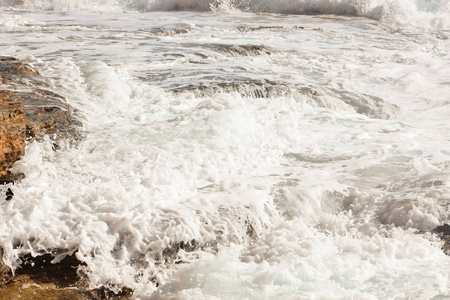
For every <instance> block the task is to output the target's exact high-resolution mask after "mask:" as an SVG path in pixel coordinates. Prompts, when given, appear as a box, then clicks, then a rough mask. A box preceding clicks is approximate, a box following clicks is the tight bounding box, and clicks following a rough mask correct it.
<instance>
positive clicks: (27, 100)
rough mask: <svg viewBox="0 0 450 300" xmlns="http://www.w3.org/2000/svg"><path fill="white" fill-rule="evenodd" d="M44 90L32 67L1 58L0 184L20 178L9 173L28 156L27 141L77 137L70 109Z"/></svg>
mask: <svg viewBox="0 0 450 300" xmlns="http://www.w3.org/2000/svg"><path fill="white" fill-rule="evenodd" d="M2 88H3V89H2ZM5 88H6V89H5ZM45 88H48V85H47V83H46V81H45V79H44V78H43V77H42V76H41V75H40V74H39V72H38V71H36V70H34V69H33V68H32V67H31V66H29V65H27V64H24V63H22V62H20V61H19V60H18V59H16V58H14V57H5V56H0V183H4V182H9V181H14V180H15V179H16V178H18V177H17V176H15V175H14V174H11V173H9V172H8V170H9V169H10V168H11V166H12V165H13V164H14V162H15V161H17V160H18V159H20V157H22V156H23V155H24V154H25V141H26V140H27V139H29V138H33V137H36V136H39V135H41V134H48V135H51V137H52V138H53V139H59V138H77V136H78V134H77V128H78V126H79V125H80V123H78V122H76V121H75V120H74V119H73V118H72V114H71V107H70V106H69V105H68V104H67V103H66V101H65V99H64V97H62V96H60V95H58V94H55V93H53V92H51V91H48V90H46V89H45Z"/></svg>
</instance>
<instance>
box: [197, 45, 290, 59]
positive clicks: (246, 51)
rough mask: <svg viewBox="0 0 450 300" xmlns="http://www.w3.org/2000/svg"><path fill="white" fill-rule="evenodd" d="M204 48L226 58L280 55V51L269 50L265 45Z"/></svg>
mask: <svg viewBox="0 0 450 300" xmlns="http://www.w3.org/2000/svg"><path fill="white" fill-rule="evenodd" d="M205 47H207V48H210V49H213V50H215V51H217V52H219V53H222V54H224V55H228V56H233V57H237V56H258V55H263V54H267V55H270V54H276V53H281V51H279V50H276V49H274V48H271V47H269V46H265V45H251V44H249V45H221V44H215V45H205Z"/></svg>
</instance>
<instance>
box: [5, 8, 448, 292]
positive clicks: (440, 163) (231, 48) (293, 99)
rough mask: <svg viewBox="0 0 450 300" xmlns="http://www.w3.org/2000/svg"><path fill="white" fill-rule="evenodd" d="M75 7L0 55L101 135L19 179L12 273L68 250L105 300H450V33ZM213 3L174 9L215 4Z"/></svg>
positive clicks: (8, 257)
mask: <svg viewBox="0 0 450 300" xmlns="http://www.w3.org/2000/svg"><path fill="white" fill-rule="evenodd" d="M61 3H62V4H61V6H60V7H61V8H59V9H61V10H65V11H64V12H57V11H43V12H36V11H23V12H20V11H14V10H13V11H3V13H2V16H1V18H2V23H1V24H2V25H1V31H2V35H5V36H7V37H8V39H7V40H5V41H4V42H3V44H2V46H1V48H0V49H1V52H2V53H3V54H7V55H17V56H21V57H22V58H23V59H24V61H27V62H29V63H31V64H32V65H33V66H34V67H36V68H38V69H39V70H40V72H41V73H42V75H43V76H45V77H46V78H47V79H48V83H49V84H50V86H51V87H52V89H53V90H54V91H55V92H57V93H59V94H61V95H63V96H65V97H66V98H67V101H68V102H69V103H70V104H71V105H72V106H73V108H74V112H75V115H76V116H77V118H79V119H80V120H81V121H82V123H83V127H82V129H81V131H82V133H83V136H84V138H83V139H82V140H80V141H79V143H78V144H72V145H71V144H69V143H67V144H65V143H64V142H62V143H61V145H60V147H61V150H59V151H57V152H55V151H54V150H53V144H52V142H51V141H50V140H43V141H39V142H38V141H32V142H29V144H28V145H27V152H26V155H25V156H24V157H23V158H22V159H21V160H20V161H19V162H17V163H16V165H15V166H14V170H15V171H17V172H23V173H24V174H25V175H26V177H25V178H24V179H23V180H22V181H20V182H19V183H17V184H16V185H15V186H14V187H12V188H13V191H14V198H13V200H12V201H6V200H4V199H1V200H0V201H1V202H0V203H1V205H0V207H1V213H0V215H1V220H2V221H1V222H0V227H1V229H0V232H1V234H0V238H1V239H0V245H1V246H2V248H3V249H4V250H5V255H4V260H5V262H6V263H7V264H8V265H9V266H11V267H12V268H17V267H18V266H19V265H20V263H21V261H20V258H21V257H23V255H25V254H29V253H32V254H33V255H38V254H42V253H44V252H46V251H49V250H51V249H61V250H62V251H63V252H59V254H60V255H59V256H57V257H55V259H56V260H60V259H62V257H63V256H64V255H65V254H72V253H75V255H76V257H77V258H78V259H79V260H80V261H82V262H84V263H85V266H84V267H82V268H80V270H79V273H80V275H82V276H84V277H85V278H87V279H88V282H89V284H90V286H91V287H92V288H95V287H99V286H107V287H109V288H111V289H112V290H114V291H118V290H120V289H121V288H122V287H128V288H131V289H133V290H134V296H133V297H135V298H138V299H161V298H162V299H193V298H195V299H245V298H249V299H257V298H261V299H274V298H279V299H310V298H326V299H341V298H344V299H347V298H352V297H353V298H357V299H386V298H387V299H389V298H433V297H436V298H439V297H441V298H445V297H448V296H449V286H448V280H449V278H448V267H449V264H450V259H449V257H448V256H446V255H445V254H444V253H443V252H442V250H441V249H440V248H441V246H442V243H441V241H440V239H439V237H438V236H436V235H435V234H433V233H432V230H433V229H434V228H436V227H437V226H439V225H442V224H443V223H446V222H448V219H449V206H448V200H449V199H448V194H449V177H448V175H449V168H450V164H449V163H448V157H449V155H450V154H449V152H448V150H447V149H448V147H449V146H450V145H449V141H448V138H447V137H448V134H449V131H450V128H449V126H448V124H447V123H448V122H447V116H448V113H449V106H448V103H447V102H448V97H449V93H448V82H449V81H450V74H449V71H448V67H447V66H448V65H449V56H448V49H449V40H448V39H446V33H445V31H444V32H440V33H436V32H431V33H429V32H420V31H414V32H411V31H409V30H407V29H406V28H408V27H409V26H410V25H411V26H412V27H415V28H416V29H417V28H420V26H416V25H417V24H419V23H418V22H417V19H416V20H413V19H411V21H408V22H409V23H408V22H405V27H402V26H400V27H399V25H398V24H400V23H396V25H395V26H394V23H389V25H388V26H387V25H386V23H382V22H379V21H377V20H374V19H371V18H361V17H356V16H330V15H291V13H310V12H312V11H310V12H308V11H306V10H305V11H301V9H303V8H302V7H303V6H302V5H304V9H306V7H307V4H308V5H309V4H310V5H313V6H314V5H315V6H314V7H315V10H316V11H317V9H320V7H323V9H324V11H323V13H326V14H329V13H338V10H339V9H342V7H348V8H349V9H350V8H351V7H353V8H354V9H356V12H357V13H356V15H358V14H360V13H359V12H358V10H360V11H361V12H363V11H365V12H368V11H370V10H371V9H373V10H374V9H375V8H376V6H375V3H369V2H364V3H365V4H367V5H366V6H363V5H360V6H359V7H358V6H357V5H355V2H353V3H350V2H344V1H342V2H337V1H336V2H333V3H331V4H329V5H328V6H326V5H325V2H303V1H301V2H298V1H297V2H296V3H293V2H292V3H290V2H289V3H288V2H284V3H283V5H286V6H281V5H279V6H277V7H276V8H277V9H279V11H274V10H275V6H273V7H272V8H271V7H270V6H268V3H264V2H262V1H260V2H258V3H256V2H255V3H253V4H252V5H254V6H253V8H252V7H251V6H250V7H246V8H245V7H244V4H246V3H244V2H239V3H238V2H233V3H230V6H222V8H221V9H216V11H215V12H209V11H208V12H186V11H178V12H166V11H162V12H155V11H149V12H143V13H138V12H134V11H128V12H127V13H122V12H118V11H106V10H104V11H103V12H93V11H68V10H70V9H71V7H69V6H66V7H64V5H63V2H61ZM141 3H142V5H146V3H144V2H141ZM196 3H197V2H179V3H178V4H177V3H175V2H164V5H168V6H167V7H160V8H161V9H162V8H163V9H175V8H177V7H176V5H178V9H182V10H184V9H195V10H210V7H211V6H210V4H213V5H214V3H210V2H198V4H196ZM383 3H384V2H383ZM433 3H434V5H435V6H433V7H428V8H427V11H428V12H427V13H430V14H431V15H433V14H434V15H433V16H435V17H437V16H438V15H439V13H440V9H441V8H439V4H443V3H441V2H438V1H436V2H433ZM6 4H8V5H12V4H13V3H6ZM35 4H36V3H35ZM54 4H55V5H56V2H54ZM97 4H101V3H96V4H95V5H97ZM103 4H105V5H106V6H107V7H110V8H111V7H113V8H114V9H115V8H116V7H123V6H121V4H120V3H119V4H111V3H103ZM128 4H129V5H131V4H132V3H131V4H130V3H128ZM148 4H149V5H150V8H148V7H146V8H145V9H143V10H149V9H150V10H152V9H156V8H158V6H157V5H162V2H160V3H157V2H155V3H148ZM216 4H217V3H216ZM221 4H226V3H221ZM247 4H248V3H247ZM263 4H267V5H266V6H264V5H263ZM294 4H297V6H296V7H297V8H296V9H297V11H294V8H293V7H294V6H295V5H294ZM369 4H370V5H369ZM408 4H410V3H409V2H407V1H406V2H405V6H403V7H400V6H399V8H402V9H403V10H404V11H409V9H410V8H411V6H408ZM418 4H420V3H419V2H415V4H414V5H415V6H414V7H415V8H417V9H422V10H423V9H424V8H423V7H422V8H419V5H418ZM429 4H430V5H431V4H432V3H431V2H430V3H429ZM20 5H21V6H20V8H21V9H49V10H52V9H54V8H51V7H50V6H45V5H43V6H41V7H37V6H30V5H31V3H27V2H23V3H21V4H20ZM27 5H28V6H27ZM73 5H78V8H76V7H75V8H74V9H75V10H78V9H88V10H91V9H92V10H96V8H95V7H98V6H95V7H90V6H89V5H91V4H89V3H83V2H79V3H74V4H73ZM134 5H136V3H135V4H134ZM152 5H153V6H152ZM171 5H172V6H171ZM183 5H184V6H183ZM196 5H197V6H196ZM257 5H260V6H258V7H259V8H258V9H256V7H257ZM289 5H291V6H289ZM339 5H342V6H340V7H341V8H339V9H338V8H337V7H338V6H339ZM379 5H382V4H380V3H379ZM391 5H393V4H391ZM17 7H19V6H16V8H17ZM55 7H56V6H55ZM72 7H73V6H72ZM128 7H129V8H128V9H131V7H130V6H128ZM202 7H204V8H202ZM215 7H216V8H219V6H217V5H216V6H215ZM225 7H229V8H232V10H228V11H227V12H225V13H223V12H220V11H221V10H226V9H225ZM310 7H311V6H310ZM443 7H445V5H444V6H443ZM263 8H264V9H266V10H264V9H263ZM325 8H326V9H325ZM252 9H253V11H255V12H261V11H264V12H271V13H275V12H277V13H279V12H283V13H286V14H284V15H278V14H255V13H252V12H251V11H252ZM289 9H290V11H289ZM236 10H238V12H236ZM282 10H286V11H282ZM244 11H245V12H246V13H243V12H244ZM349 13H350V14H352V15H353V14H354V12H351V11H350V12H349ZM342 14H348V13H347V12H344V11H342ZM360 15H361V16H362V15H363V14H362V13H361V14H360ZM397 16H398V14H397ZM375 19H377V18H375ZM386 20H388V19H386ZM386 22H387V21H386ZM428 24H431V23H428ZM398 28H400V30H397V29H398ZM444 28H445V26H444Z"/></svg>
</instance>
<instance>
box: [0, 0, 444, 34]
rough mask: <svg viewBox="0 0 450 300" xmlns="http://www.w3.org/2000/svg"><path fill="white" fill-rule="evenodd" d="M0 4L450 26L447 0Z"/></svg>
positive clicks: (116, 0)
mask: <svg viewBox="0 0 450 300" xmlns="http://www.w3.org/2000/svg"><path fill="white" fill-rule="evenodd" d="M0 6H3V7H13V8H20V9H32V10H55V11H67V10H69V11H71V10H95V11H114V10H116V11H120V10H139V11H155V10H200V11H205V10H214V11H237V10H241V11H250V12H266V13H283V14H336V15H354V16H364V17H369V18H373V19H376V20H381V21H383V22H385V23H388V24H391V25H394V26H402V27H419V28H426V29H432V30H449V29H450V21H449V18H448V16H449V15H450V4H449V3H448V1H446V0H432V1H428V0H418V1H417V0H401V1H392V0H337V1H329V0H289V1H273V0H259V1H254V0H214V1H213V0H96V1H83V0H77V1H68V0H51V1H49V0H40V1H28V0H24V1H23V0H17V1H14V0H2V1H0Z"/></svg>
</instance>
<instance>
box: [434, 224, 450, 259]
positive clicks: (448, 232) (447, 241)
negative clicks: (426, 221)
mask: <svg viewBox="0 0 450 300" xmlns="http://www.w3.org/2000/svg"><path fill="white" fill-rule="evenodd" d="M433 231H434V232H435V233H438V234H439V235H440V237H441V239H442V241H443V242H444V245H442V251H444V253H445V254H447V255H450V225H449V224H444V225H442V226H438V227H436V228H435V229H434V230H433Z"/></svg>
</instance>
